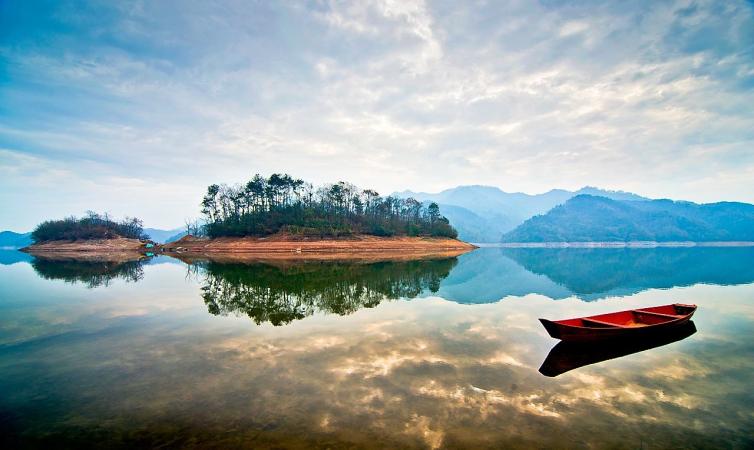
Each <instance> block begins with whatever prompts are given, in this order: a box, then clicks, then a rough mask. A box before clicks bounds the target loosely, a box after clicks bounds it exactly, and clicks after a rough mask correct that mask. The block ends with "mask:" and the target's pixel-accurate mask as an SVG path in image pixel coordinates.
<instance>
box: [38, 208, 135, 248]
mask: <svg viewBox="0 0 754 450" xmlns="http://www.w3.org/2000/svg"><path fill="white" fill-rule="evenodd" d="M117 237H124V238H130V239H147V236H146V235H145V234H144V228H143V224H142V221H141V220H139V219H137V218H135V217H126V218H125V219H123V220H121V221H116V220H113V219H111V218H110V216H109V215H108V214H107V213H105V214H98V213H96V212H93V211H87V213H86V216H84V217H81V218H77V217H74V216H71V217H66V218H65V219H60V220H46V221H44V222H42V223H40V224H39V225H37V227H36V228H35V229H34V231H33V232H32V233H31V238H32V240H33V241H34V242H36V243H39V242H46V241H57V240H65V241H73V240H77V239H111V238H117Z"/></svg>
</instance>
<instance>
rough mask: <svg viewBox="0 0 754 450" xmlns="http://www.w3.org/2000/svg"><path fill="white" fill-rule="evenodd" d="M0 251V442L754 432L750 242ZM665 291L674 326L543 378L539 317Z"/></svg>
mask: <svg viewBox="0 0 754 450" xmlns="http://www.w3.org/2000/svg"><path fill="white" fill-rule="evenodd" d="M0 263H1V265H0V433H1V435H2V438H0V439H1V441H0V444H3V448H15V447H33V446H37V447H50V446H57V447H60V446H68V447H76V448H82V447H102V446H108V447H111V448H118V447H123V448H126V447H127V448H133V447H155V446H162V447H167V448H174V447H181V448H185V447H199V448H207V447H249V448H260V447H262V448H264V447H278V448H311V447H328V448H341V447H349V448H354V447H359V448H361V447H366V448H459V447H466V448H485V447H495V448H500V447H521V448H531V447H540V448H582V447H611V448H633V449H635V448H667V447H683V448H710V447H713V448H751V447H752V446H754V408H752V405H754V248H653V249H574V248H570V249H525V248H482V249H478V250H476V251H474V252H471V253H468V254H465V255H462V256H460V257H458V258H450V259H439V260H424V261H412V262H381V263H372V264H354V263H333V262H330V263H322V262H307V263H305V264H292V263H278V264H275V265H270V264H263V263H251V264H220V263H211V262H196V263H192V264H186V263H183V262H181V261H178V260H175V259H171V258H168V257H162V256H160V257H156V258H152V259H149V260H144V261H132V262H126V263H118V262H104V261H88V262H87V261H71V260H67V261H50V260H41V259H34V258H32V257H30V256H27V255H25V254H22V253H19V252H15V251H3V252H0ZM674 302H679V303H694V304H697V305H698V307H699V308H698V310H697V312H696V314H695V316H694V320H693V322H694V325H693V327H694V328H693V329H691V330H688V332H687V333H685V334H684V335H683V336H680V337H678V338H675V339H674V340H673V341H671V342H666V343H665V344H666V345H659V346H655V347H654V348H650V349H647V350H645V351H640V352H636V353H632V354H628V355H626V356H622V357H616V358H613V359H607V360H604V361H598V362H595V363H594V364H591V365H585V366H583V367H577V368H573V370H569V371H565V372H564V373H561V374H557V376H545V375H543V374H542V373H540V371H539V369H540V366H542V365H543V362H545V360H546V359H547V358H548V354H550V351H551V350H552V349H553V347H554V346H555V344H556V343H557V341H556V340H554V339H552V338H550V337H549V336H548V335H547V333H546V332H545V330H544V329H543V328H542V326H541V325H540V323H539V322H538V320H537V319H538V318H539V317H545V318H549V319H561V318H568V317H576V316H583V315H592V314H598V313H602V312H610V311H616V310H623V309H630V308H637V307H644V306H653V305H661V304H667V303H674ZM590 352H591V351H588V352H587V353H590ZM598 353H599V352H597V353H595V354H594V355H586V356H588V357H593V358H592V359H596V360H599V359H600V356H599V354H598ZM553 356H555V355H551V356H550V357H549V358H550V359H551V358H553ZM571 356H573V355H571ZM576 356H579V357H583V356H585V355H576ZM551 375H552V374H551Z"/></svg>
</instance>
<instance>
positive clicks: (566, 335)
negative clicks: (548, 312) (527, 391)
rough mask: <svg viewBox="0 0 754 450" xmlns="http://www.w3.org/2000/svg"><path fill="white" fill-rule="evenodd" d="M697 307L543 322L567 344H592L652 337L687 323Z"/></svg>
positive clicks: (652, 309) (674, 307) (656, 307)
mask: <svg viewBox="0 0 754 450" xmlns="http://www.w3.org/2000/svg"><path fill="white" fill-rule="evenodd" d="M694 311H696V305H684V304H680V303H674V304H672V305H663V306H654V307H651V308H640V309H629V310H627V311H619V312H614V313H608V314H599V315H596V316H588V317H578V318H575V319H565V320H555V321H552V320H547V319H539V321H540V322H542V325H544V327H545V329H546V330H547V332H548V333H550V336H552V337H554V338H555V339H560V340H563V341H567V342H588V341H596V340H602V339H615V338H626V337H638V336H646V335H652V334H654V333H657V332H660V331H666V330H668V329H670V328H674V327H677V326H679V325H683V324H685V323H687V322H688V321H689V320H690V319H691V316H692V315H694Z"/></svg>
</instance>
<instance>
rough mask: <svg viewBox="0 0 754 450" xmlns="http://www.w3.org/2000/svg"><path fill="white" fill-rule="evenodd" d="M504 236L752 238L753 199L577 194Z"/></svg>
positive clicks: (513, 239)
mask: <svg viewBox="0 0 754 450" xmlns="http://www.w3.org/2000/svg"><path fill="white" fill-rule="evenodd" d="M503 241H504V242H590V241H592V242H628V241H657V242H670V241H694V242H711V241H754V205H751V204H748V203H736V202H720V203H709V204H697V203H692V202H685V201H672V200H643V201H626V200H613V199H610V198H605V197H597V196H593V195H578V196H576V197H573V198H571V199H569V200H568V201H567V202H565V203H564V204H563V205H560V206H557V207H555V208H553V209H552V210H550V211H549V212H547V213H546V214H543V215H539V216H535V217H532V218H530V219H528V220H526V221H525V222H524V223H523V224H521V225H520V226H518V227H517V228H516V229H515V230H513V231H510V232H509V233H506V234H505V235H504V236H503Z"/></svg>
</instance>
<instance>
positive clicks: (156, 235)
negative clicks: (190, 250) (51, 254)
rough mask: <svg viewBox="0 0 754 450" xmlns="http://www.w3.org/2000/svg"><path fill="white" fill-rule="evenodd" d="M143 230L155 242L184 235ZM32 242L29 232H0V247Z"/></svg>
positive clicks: (21, 246) (177, 230)
mask: <svg viewBox="0 0 754 450" xmlns="http://www.w3.org/2000/svg"><path fill="white" fill-rule="evenodd" d="M144 232H145V233H146V234H147V235H148V236H149V238H150V239H152V240H153V241H155V242H159V243H161V244H164V243H167V242H173V241H177V240H178V239H180V238H182V237H183V236H185V235H186V231H185V230H184V229H183V228H176V229H174V230H160V229H158V228H144ZM31 244H32V240H31V232H28V233H15V232H13V231H2V232H0V248H23V247H26V246H28V245H31Z"/></svg>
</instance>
